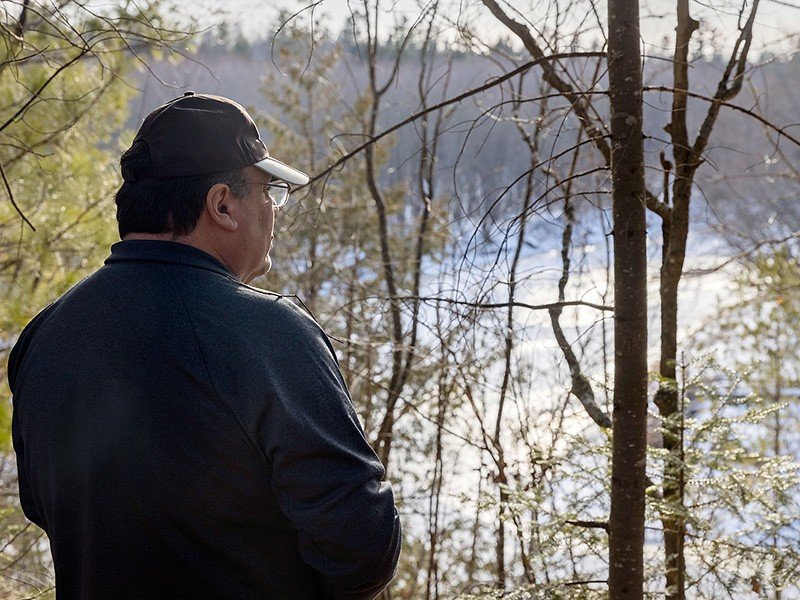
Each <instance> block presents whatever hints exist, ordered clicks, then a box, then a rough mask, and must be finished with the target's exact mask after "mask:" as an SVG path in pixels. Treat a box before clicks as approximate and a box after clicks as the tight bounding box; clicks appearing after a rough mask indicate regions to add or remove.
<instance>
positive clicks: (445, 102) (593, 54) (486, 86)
mask: <svg viewBox="0 0 800 600" xmlns="http://www.w3.org/2000/svg"><path fill="white" fill-rule="evenodd" d="M604 56H605V53H604V52H561V53H558V54H551V55H550V56H543V57H541V58H538V59H536V60H532V61H530V62H527V63H525V64H524V65H522V66H520V67H518V68H516V69H514V70H513V71H509V72H508V73H506V74H505V75H502V76H501V77H498V78H496V79H492V80H491V81H489V82H487V83H485V84H483V85H481V86H478V87H476V88H472V89H470V90H467V91H466V92H464V93H462V94H459V95H458V96H454V97H453V98H448V99H447V100H443V101H442V102H439V103H438V104H434V105H433V106H429V107H428V108H425V109H423V110H420V111H418V112H416V113H414V114H413V115H411V116H410V117H408V118H407V119H403V120H402V121H400V122H399V123H395V124H394V125H392V126H391V127H389V128H388V129H384V130H383V131H381V132H380V133H378V134H377V135H374V136H372V137H370V139H369V140H367V141H366V142H364V143H363V144H361V145H359V146H357V147H356V148H354V149H353V150H351V151H350V152H348V153H347V154H345V155H344V156H341V157H340V158H339V159H338V160H336V161H335V162H334V163H333V164H331V165H330V166H329V167H327V168H326V169H324V170H323V171H321V172H320V173H318V174H316V175H314V177H312V178H311V180H310V181H309V182H308V183H307V184H306V185H311V184H312V183H314V182H315V181H317V180H319V179H321V178H323V177H325V176H327V175H328V174H330V172H331V171H333V170H335V169H336V168H338V167H340V166H341V165H343V164H344V163H345V162H347V161H348V160H350V159H351V158H353V157H354V156H356V155H357V154H359V153H360V152H362V151H363V150H364V149H366V148H367V147H368V146H370V145H372V144H374V143H375V142H377V141H378V140H380V139H381V138H384V137H386V136H387V135H389V134H390V133H393V132H395V131H397V130H398V129H400V128H401V127H403V126H405V125H408V124H409V123H412V122H414V121H416V120H417V119H419V118H420V117H422V116H424V115H426V114H428V113H430V112H434V111H437V110H440V109H442V108H444V107H445V106H449V105H451V104H457V103H459V102H461V101H462V100H464V99H466V98H469V97H471V96H474V95H476V94H480V93H481V92H485V91H486V90H488V89H491V88H493V87H496V86H498V85H500V84H502V83H504V82H505V81H508V80H509V79H511V78H512V77H515V76H516V75H519V74H520V73H523V72H525V71H527V70H528V69H531V68H533V67H535V66H536V65H540V64H545V63H547V62H548V61H551V60H560V59H563V58H597V57H604ZM598 135H601V136H602V134H600V133H598Z"/></svg>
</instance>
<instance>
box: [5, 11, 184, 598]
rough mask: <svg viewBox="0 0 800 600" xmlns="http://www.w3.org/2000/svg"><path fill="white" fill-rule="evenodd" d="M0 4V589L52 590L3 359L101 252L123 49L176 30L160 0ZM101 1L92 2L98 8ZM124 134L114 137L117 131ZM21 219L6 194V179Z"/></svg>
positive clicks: (109, 208)
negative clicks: (16, 443) (21, 479)
mask: <svg viewBox="0 0 800 600" xmlns="http://www.w3.org/2000/svg"><path fill="white" fill-rule="evenodd" d="M31 4H32V6H31V9H32V10H31V11H30V12H29V13H28V14H27V19H26V21H25V25H24V27H18V25H19V23H18V21H17V18H18V13H17V14H13V15H12V14H11V13H9V12H5V9H4V10H3V12H2V13H0V20H2V23H1V25H2V28H0V164H1V165H2V167H3V172H4V174H5V178H6V181H7V183H8V186H7V187H6V185H5V183H4V182H0V294H2V303H1V304H0V364H2V365H3V367H2V371H1V372H0V376H2V379H3V384H2V385H0V397H2V401H0V454H2V462H1V463H0V465H1V466H0V493H2V497H3V499H4V500H3V503H2V505H0V596H2V597H3V598H23V597H37V598H52V597H53V596H54V593H53V576H52V572H51V567H50V557H49V551H48V544H47V540H46V537H45V536H44V533H43V532H42V531H41V530H40V529H39V528H37V527H35V526H34V525H32V524H31V523H28V522H27V521H26V520H25V518H24V516H23V515H22V512H21V510H20V508H19V506H18V504H17V501H16V494H15V492H16V470H15V468H14V461H13V457H12V455H11V440H10V416H11V403H10V401H9V397H10V391H9V390H8V387H7V383H6V377H5V365H6V363H7V354H8V350H9V349H10V348H11V346H12V345H13V343H14V341H15V340H16V337H17V335H18V334H19V332H20V330H21V329H22V327H23V326H24V325H25V324H26V323H27V322H28V321H29V320H30V319H31V317H32V316H33V315H35V314H36V313H37V312H38V311H40V310H41V309H42V308H44V306H46V305H47V304H49V303H50V302H52V301H53V300H55V299H56V298H57V297H58V296H59V295H61V294H62V293H64V292H65V291H66V290H67V289H69V288H70V287H71V286H73V285H74V284H75V283H77V282H78V281H79V280H80V279H81V278H83V277H84V276H86V275H87V274H88V273H90V272H91V271H93V270H95V269H96V268H97V267H99V266H100V265H101V264H102V261H103V258H104V257H105V256H107V255H108V248H109V245H110V244H111V243H112V242H114V241H115V240H116V239H117V234H116V223H115V220H114V212H115V208H114V203H113V195H114V192H115V191H116V189H117V188H118V187H119V183H120V180H119V168H118V160H119V155H120V152H121V150H122V146H123V145H124V142H128V141H129V136H128V135H127V134H123V127H124V123H125V119H126V117H127V107H128V104H129V102H130V100H131V97H132V96H133V94H134V93H135V89H134V88H133V87H131V86H130V85H128V83H127V82H125V81H124V80H123V76H124V74H125V72H126V71H127V70H129V65H131V64H135V63H134V62H133V61H132V60H131V51H132V50H134V51H139V52H141V51H144V50H146V47H148V46H150V45H153V44H156V45H157V44H167V43H169V42H170V41H174V40H175V39H177V38H180V37H183V35H182V34H180V33H179V32H174V31H168V30H166V29H163V28H162V26H163V24H164V21H163V19H162V18H161V14H163V13H162V12H161V9H162V8H164V5H163V4H159V3H157V2H143V3H134V2H123V3H119V4H116V5H113V6H106V7H105V8H102V9H101V8H97V11H98V12H96V11H95V9H93V8H91V6H90V5H85V4H78V3H72V2H65V3H58V6H56V5H50V6H45V5H39V4H38V3H31ZM103 11H104V12H103ZM121 137H122V138H126V139H123V140H121V139H120V138H121ZM9 189H10V192H11V194H13V199H14V201H15V202H16V204H17V207H18V209H19V211H20V212H21V213H22V214H23V215H24V218H25V219H27V221H29V222H30V224H31V225H32V226H33V227H35V231H34V230H33V227H31V226H29V224H28V222H26V221H25V220H24V219H23V217H22V216H21V215H20V214H19V212H18V210H17V209H16V208H15V207H14V206H13V205H12V202H11V198H10V197H9V193H8V190H9Z"/></svg>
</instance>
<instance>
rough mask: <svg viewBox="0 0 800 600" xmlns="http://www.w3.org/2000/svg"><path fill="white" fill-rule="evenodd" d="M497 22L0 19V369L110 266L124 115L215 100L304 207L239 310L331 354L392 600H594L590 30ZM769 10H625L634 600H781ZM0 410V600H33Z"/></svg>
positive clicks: (607, 291) (346, 17) (790, 482)
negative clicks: (634, 174) (307, 179)
mask: <svg viewBox="0 0 800 600" xmlns="http://www.w3.org/2000/svg"><path fill="white" fill-rule="evenodd" d="M523 4H524V3H520V2H514V3H511V4H497V3H495V2H494V1H493V0H482V1H480V2H462V3H460V4H457V5H451V4H447V3H445V2H444V1H441V2H436V1H432V2H428V3H424V4H420V5H418V6H417V5H413V6H412V5H409V6H405V5H398V4H389V3H383V2H381V1H380V0H366V1H364V2H352V3H350V4H347V5H343V6H342V8H341V10H342V11H344V12H343V14H342V15H339V16H338V17H335V18H334V17H328V18H322V17H319V16H318V15H315V12H314V10H313V9H312V8H309V9H307V10H302V11H300V13H299V14H294V10H291V11H290V12H284V13H282V14H280V15H276V16H274V17H271V18H268V19H265V20H264V22H263V23H260V24H257V25H256V24H253V23H252V22H249V23H247V24H246V25H242V24H241V23H239V22H237V21H236V20H235V19H230V18H226V17H225V15H224V14H221V15H219V14H217V15H214V16H213V18H212V17H204V19H201V20H197V19H195V20H192V19H191V18H190V16H189V15H186V11H185V9H184V10H181V9H180V7H176V6H173V5H170V4H169V3H168V2H151V3H142V2H139V3H135V2H119V3H116V4H108V3H91V2H90V3H86V2H72V1H66V0H63V1H60V2H56V3H53V2H29V1H27V0H25V1H8V2H2V3H0V5H2V12H0V18H1V19H2V23H1V25H0V27H1V29H0V36H2V42H3V45H2V47H0V52H2V54H0V80H1V85H0V165H2V187H0V195H2V203H0V293H2V296H3V303H2V307H1V308H0V350H1V351H2V358H3V360H2V365H3V369H4V368H5V358H6V355H7V352H8V350H9V349H10V347H11V346H12V345H13V343H14V341H15V339H16V336H17V335H18V333H19V331H20V330H21V328H22V327H23V326H24V325H25V324H26V323H27V321H28V320H29V319H30V318H31V317H32V316H33V315H34V314H36V312H38V311H39V310H40V309H41V308H43V307H44V306H46V305H47V304H48V303H49V302H51V301H52V300H54V299H55V298H57V297H58V296H59V295H60V294H61V293H63V292H64V291H66V290H67V289H68V288H69V287H70V286H72V285H74V284H75V283H76V282H77V281H79V280H80V279H81V278H82V277H84V276H86V275H87V274H88V273H90V272H92V271H93V270H94V269H96V268H97V267H98V266H99V265H101V264H102V261H103V259H104V258H105V256H106V255H107V253H108V247H109V245H110V244H111V243H113V242H114V241H116V239H117V236H116V229H115V221H114V204H113V194H114V192H115V191H116V189H117V187H118V186H119V184H120V179H119V171H118V158H119V155H120V153H121V152H122V150H124V148H126V147H127V146H128V145H129V143H130V141H131V139H132V135H133V132H134V131H135V129H136V127H137V125H138V123H140V122H141V120H142V118H143V117H144V116H145V115H146V114H147V113H148V112H149V111H150V110H152V109H153V108H155V107H156V106H157V105H159V104H160V103H162V102H163V101H166V100H168V99H170V98H172V97H175V96H178V95H180V94H181V93H182V92H183V91H184V90H188V89H192V90H195V91H197V92H205V93H218V94H223V95H227V96H230V97H232V98H234V99H237V100H238V101H240V102H242V103H243V104H245V105H247V106H248V107H249V108H250V109H251V110H252V113H253V114H254V115H256V116H257V120H258V122H259V126H260V128H261V131H262V135H263V136H264V137H265V139H266V141H267V144H268V146H269V148H270V151H271V152H272V153H273V154H275V155H277V156H281V157H287V159H288V160H290V161H291V162H292V163H293V164H298V165H302V166H303V167H304V169H305V170H306V171H308V172H309V173H311V174H312V176H313V177H314V179H313V181H312V183H311V184H310V185H309V186H307V187H305V188H302V189H301V190H298V191H297V192H296V193H295V194H294V195H293V197H292V202H291V203H290V205H289V206H288V207H287V208H286V209H284V210H282V211H281V213H280V216H279V221H278V231H277V232H276V241H275V249H274V251H273V253H272V255H273V263H274V265H275V266H274V269H273V272H272V273H270V274H269V275H267V276H266V277H264V278H262V279H261V280H260V281H259V282H258V284H259V285H261V286H263V287H266V288H269V289H273V290H276V291H280V292H282V293H285V294H288V295H292V296H295V297H296V298H297V299H298V300H299V301H302V302H303V303H304V304H305V305H306V306H307V307H308V308H309V309H310V310H311V311H312V312H313V313H314V314H315V316H316V318H317V319H318V320H319V321H320V323H321V324H322V325H323V326H324V328H325V329H326V331H327V332H328V333H329V334H330V335H331V336H332V338H333V339H334V344H335V347H336V350H337V353H338V355H339V359H340V363H341V366H342V370H343V372H344V374H345V377H346V379H347V382H348V385H349V386H350V389H351V392H352V396H353V401H354V404H355V406H356V409H357V412H358V414H359V416H360V418H361V421H362V423H363V424H364V429H365V432H366V434H367V437H368V439H369V440H370V442H371V443H372V444H373V446H374V448H375V450H376V452H377V453H378V455H379V456H380V458H381V460H382V461H383V462H384V464H385V465H386V467H387V477H388V479H389V480H390V481H391V482H392V484H393V486H394V489H395V493H396V496H397V499H398V504H399V510H400V512H401V516H402V519H403V522H404V525H405V534H404V535H405V539H404V545H403V554H402V557H401V564H400V567H399V571H398V574H397V577H396V578H395V580H394V582H393V584H392V585H391V586H390V588H389V590H388V591H387V592H386V593H385V596H386V597H391V598H423V597H424V598H426V599H429V598H451V597H462V598H468V597H480V598H492V597H504V598H529V597H530V598H594V597H598V598H600V597H606V596H607V595H608V585H607V582H608V578H609V560H608V553H609V535H608V533H609V528H610V522H609V511H610V506H611V500H610V498H611V494H612V490H611V449H612V437H611V425H612V420H611V417H612V406H613V401H612V399H613V395H614V373H615V367H619V365H615V360H614V357H615V352H614V342H615V340H614V323H613V320H614V308H615V299H614V270H613V265H614V251H613V250H614V249H613V238H614V219H613V216H612V202H611V187H612V182H611V170H610V166H611V154H612V150H611V147H610V145H609V140H610V131H609V123H610V119H611V112H612V109H611V107H610V105H609V91H610V89H609V88H610V83H609V77H608V72H607V68H608V64H607V61H606V58H605V56H604V54H605V52H606V50H607V47H606V40H607V39H608V33H609V32H608V23H607V17H606V6H605V5H604V4H601V3H594V2H592V1H591V0H572V1H570V2H564V1H556V0H552V1H540V2H532V3H530V4H525V5H523ZM776 5H779V6H780V7H782V8H781V10H784V11H786V12H785V13H782V14H786V15H794V16H795V17H796V16H797V15H798V14H800V8H798V7H793V3H792V2H777V3H776V2H774V0H773V2H766V3H763V4H760V3H759V2H758V1H751V2H746V3H737V2H721V3H715V5H714V6H713V7H710V6H707V5H705V4H701V3H689V2H688V1H684V0H678V1H677V2H676V3H669V4H667V3H658V2H655V3H652V4H651V5H649V7H650V8H649V10H647V11H645V12H644V15H645V17H646V22H647V23H648V26H647V29H646V31H647V32H648V36H649V37H646V38H644V39H643V43H642V53H643V62H642V65H643V86H642V99H643V103H644V119H643V121H642V126H643V132H644V138H643V141H644V159H643V167H644V173H645V184H646V191H645V198H644V199H643V200H644V201H645V202H646V206H647V209H648V214H647V229H646V242H647V246H646V258H647V262H646V273H645V274H646V276H647V278H648V285H647V287H648V294H647V297H648V301H649V304H648V312H647V330H648V331H649V335H648V331H645V330H644V329H642V331H641V336H640V337H641V339H642V340H645V339H646V340H647V346H646V354H647V356H646V359H647V364H648V365H649V370H650V373H651V375H650V385H649V387H648V390H647V393H648V395H649V402H648V413H647V415H646V421H643V422H646V428H645V429H643V430H642V434H643V435H644V436H646V440H647V443H648V447H647V465H646V479H644V480H643V483H644V484H646V485H645V487H646V492H647V503H646V512H645V520H644V523H643V527H644V529H643V535H644V541H643V544H642V547H643V552H644V573H643V579H644V582H643V585H644V589H645V592H646V594H647V595H648V596H650V597H658V598H663V597H667V598H676V599H677V598H684V597H691V598H726V597H729V598H747V597H752V598H760V597H764V598H800V556H799V554H800V553H799V552H798V543H800V522H798V515H800V466H798V460H799V459H800V421H799V420H798V417H800V408H799V407H798V401H799V400H800V368H799V367H800V364H799V363H798V360H800V357H799V355H798V350H800V318H798V317H799V316H800V315H798V311H799V310H800V264H799V263H798V251H800V247H799V246H798V236H799V235H800V234H798V232H799V231H800V202H798V185H799V184H800V171H799V170H798V162H800V141H798V137H800V132H798V126H797V122H798V108H797V106H798V105H797V95H798V92H797V89H796V86H795V85H794V83H795V82H798V81H800V56H798V55H797V51H798V49H800V37H798V35H797V33H796V32H792V31H791V30H789V31H779V30H778V29H777V28H776V26H775V25H774V23H769V24H768V23H767V21H766V17H764V15H768V14H770V13H769V10H770V7H772V8H773V9H774V8H775V6H776ZM206 6H211V7H213V3H206ZM224 6H225V4H224V3H219V6H218V7H219V8H220V9H221V8H223V7H224ZM323 6H324V5H323ZM398 7H401V8H402V10H398ZM301 8H303V6H302V5H298V7H297V9H296V10H300V9H301ZM759 11H761V12H759ZM792 11H793V12H792ZM206 18H207V19H209V20H205V19H206ZM654 22H655V23H657V25H653V23H654ZM489 24H491V25H489ZM487 26H488V28H487ZM256 32H258V33H256ZM651 38H652V39H651ZM645 336H646V337H645ZM4 390H5V391H4V392H3V394H4V398H5V400H4V401H3V403H2V406H1V407H0V421H1V423H0V438H1V439H0V442H1V447H0V453H1V457H0V458H1V460H2V463H1V464H0V478H2V479H0V489H2V496H1V497H0V502H1V503H2V505H1V508H0V595H2V597H8V598H33V597H52V596H53V583H54V581H53V575H52V569H51V564H50V557H49V551H48V546H47V540H46V537H44V535H43V532H41V531H40V530H38V528H36V527H35V526H33V525H31V524H29V523H27V522H26V521H25V519H24V517H23V515H22V514H21V511H20V510H19V507H18V500H17V489H16V479H15V478H16V469H15V464H14V455H13V450H12V447H11V439H10V418H11V400H10V392H9V391H8V389H7V387H5V388H4ZM634 512H635V511H632V514H633V513H634Z"/></svg>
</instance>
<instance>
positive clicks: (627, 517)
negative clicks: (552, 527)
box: [608, 0, 647, 600]
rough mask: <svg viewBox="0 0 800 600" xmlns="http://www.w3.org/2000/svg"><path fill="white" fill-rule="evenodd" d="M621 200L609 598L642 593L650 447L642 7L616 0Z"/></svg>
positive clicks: (615, 119)
mask: <svg viewBox="0 0 800 600" xmlns="http://www.w3.org/2000/svg"><path fill="white" fill-rule="evenodd" d="M608 24H609V27H608V32H609V36H608V74H609V91H610V99H611V140H612V151H611V176H612V200H613V205H614V211H613V212H614V307H615V312H614V331H615V334H614V414H613V447H612V459H611V460H612V463H611V516H610V519H609V577H608V584H609V597H610V598H611V599H612V600H616V599H618V598H626V599H627V598H642V593H643V585H644V583H643V544H644V504H645V495H644V491H645V461H646V444H647V258H646V252H645V250H646V248H645V242H646V227H645V185H644V151H643V144H642V68H641V53H640V49H639V4H638V1H636V0H609V3H608Z"/></svg>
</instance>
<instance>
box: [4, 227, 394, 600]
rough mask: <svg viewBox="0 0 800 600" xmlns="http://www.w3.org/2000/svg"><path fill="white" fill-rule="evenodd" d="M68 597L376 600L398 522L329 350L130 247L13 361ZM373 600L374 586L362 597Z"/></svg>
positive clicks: (47, 315)
mask: <svg viewBox="0 0 800 600" xmlns="http://www.w3.org/2000/svg"><path fill="white" fill-rule="evenodd" d="M9 380H10V382H11V386H12V391H13V393H14V405H15V406H14V443H15V447H16V449H17V453H18V460H19V463H20V464H19V471H20V494H21V501H22V504H23V508H24V509H25V512H26V514H27V515H28V516H29V517H30V518H31V519H32V520H33V521H34V522H36V523H37V524H39V525H40V526H42V527H43V528H44V529H45V530H46V531H47V533H48V536H49V538H50V541H51V547H52V551H53V557H54V562H55V566H56V577H57V589H58V593H59V597H64V598H78V597H80V598H118V597H131V598H156V597H157V598H161V597H173V598H179V597H187V598H188V597H192V598H198V597H203V598H284V597H285V598H317V597H325V596H328V595H330V596H333V597H352V598H359V597H371V596H372V595H373V594H374V593H376V592H377V591H378V590H380V588H381V587H382V586H383V585H384V584H385V583H386V582H388V580H389V579H390V578H391V575H392V572H393V570H394V565H395V564H396V560H397V554H398V552H399V538H400V536H399V534H400V529H399V522H398V520H397V517H396V514H395V511H394V507H393V500H392V494H391V491H390V490H389V489H388V488H386V487H383V486H381V485H380V484H379V480H380V478H381V476H382V474H383V470H382V467H381V466H380V463H379V462H378V461H377V459H376V458H375V456H374V453H372V451H371V450H370V449H369V446H368V445H367V443H366V441H365V439H364V437H363V433H362V432H361V429H360V426H359V425H358V422H357V419H356V417H355V414H354V413H353V410H352V406H351V405H350V402H349V398H348V396H347V392H346V388H345V386H344V382H343V381H342V380H341V375H340V373H339V371H338V368H337V366H336V363H335V358H334V356H333V353H332V350H331V348H330V346H329V344H328V342H327V339H326V338H325V337H324V334H322V332H321V331H320V330H319V329H318V327H317V326H316V324H315V323H313V321H312V320H311V319H309V318H308V317H306V316H305V315H304V314H301V313H300V312H299V310H297V309H296V308H295V307H294V306H293V305H291V304H290V303H289V302H287V301H286V300H282V299H280V298H279V297H277V296H275V295H271V294H267V293H264V292H260V291H257V290H254V289H252V288H249V287H248V286H245V285H243V284H241V283H240V282H238V281H237V280H236V279H235V278H234V277H232V276H231V275H230V273H229V272H228V271H227V270H226V269H225V268H224V267H223V266H222V265H220V264H219V263H218V262H217V261H215V260H214V259H213V258H212V257H210V256H208V255H207V254H205V253H204V252H201V251H199V250H196V249H194V248H191V247H189V246H185V245H182V244H175V243H172V242H147V241H128V242H121V243H119V244H117V245H115V247H114V248H113V252H112V256H111V258H110V259H109V260H108V261H107V265H106V266H105V267H104V268H103V269H101V270H100V271H98V272H97V273H96V274H95V275H93V276H92V277H90V278H88V279H87V280H85V281H84V282H82V283H81V284H79V285H78V286H76V287H75V288H74V289H73V290H71V291H70V292H69V293H68V294H66V295H65V296H64V297H63V298H62V299H60V300H59V301H58V302H56V303H55V304H54V305H52V306H50V307H49V308H48V309H46V310H45V311H43V313H41V314H40V315H39V316H38V317H37V318H36V319H35V320H34V321H33V322H32V323H31V325H30V326H29V327H28V328H27V329H26V331H25V332H24V333H23V335H22V336H21V337H20V340H19V342H18V343H17V346H16V347H15V349H14V351H13V352H12V355H11V359H10V363H9ZM359 590H360V591H359Z"/></svg>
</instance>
